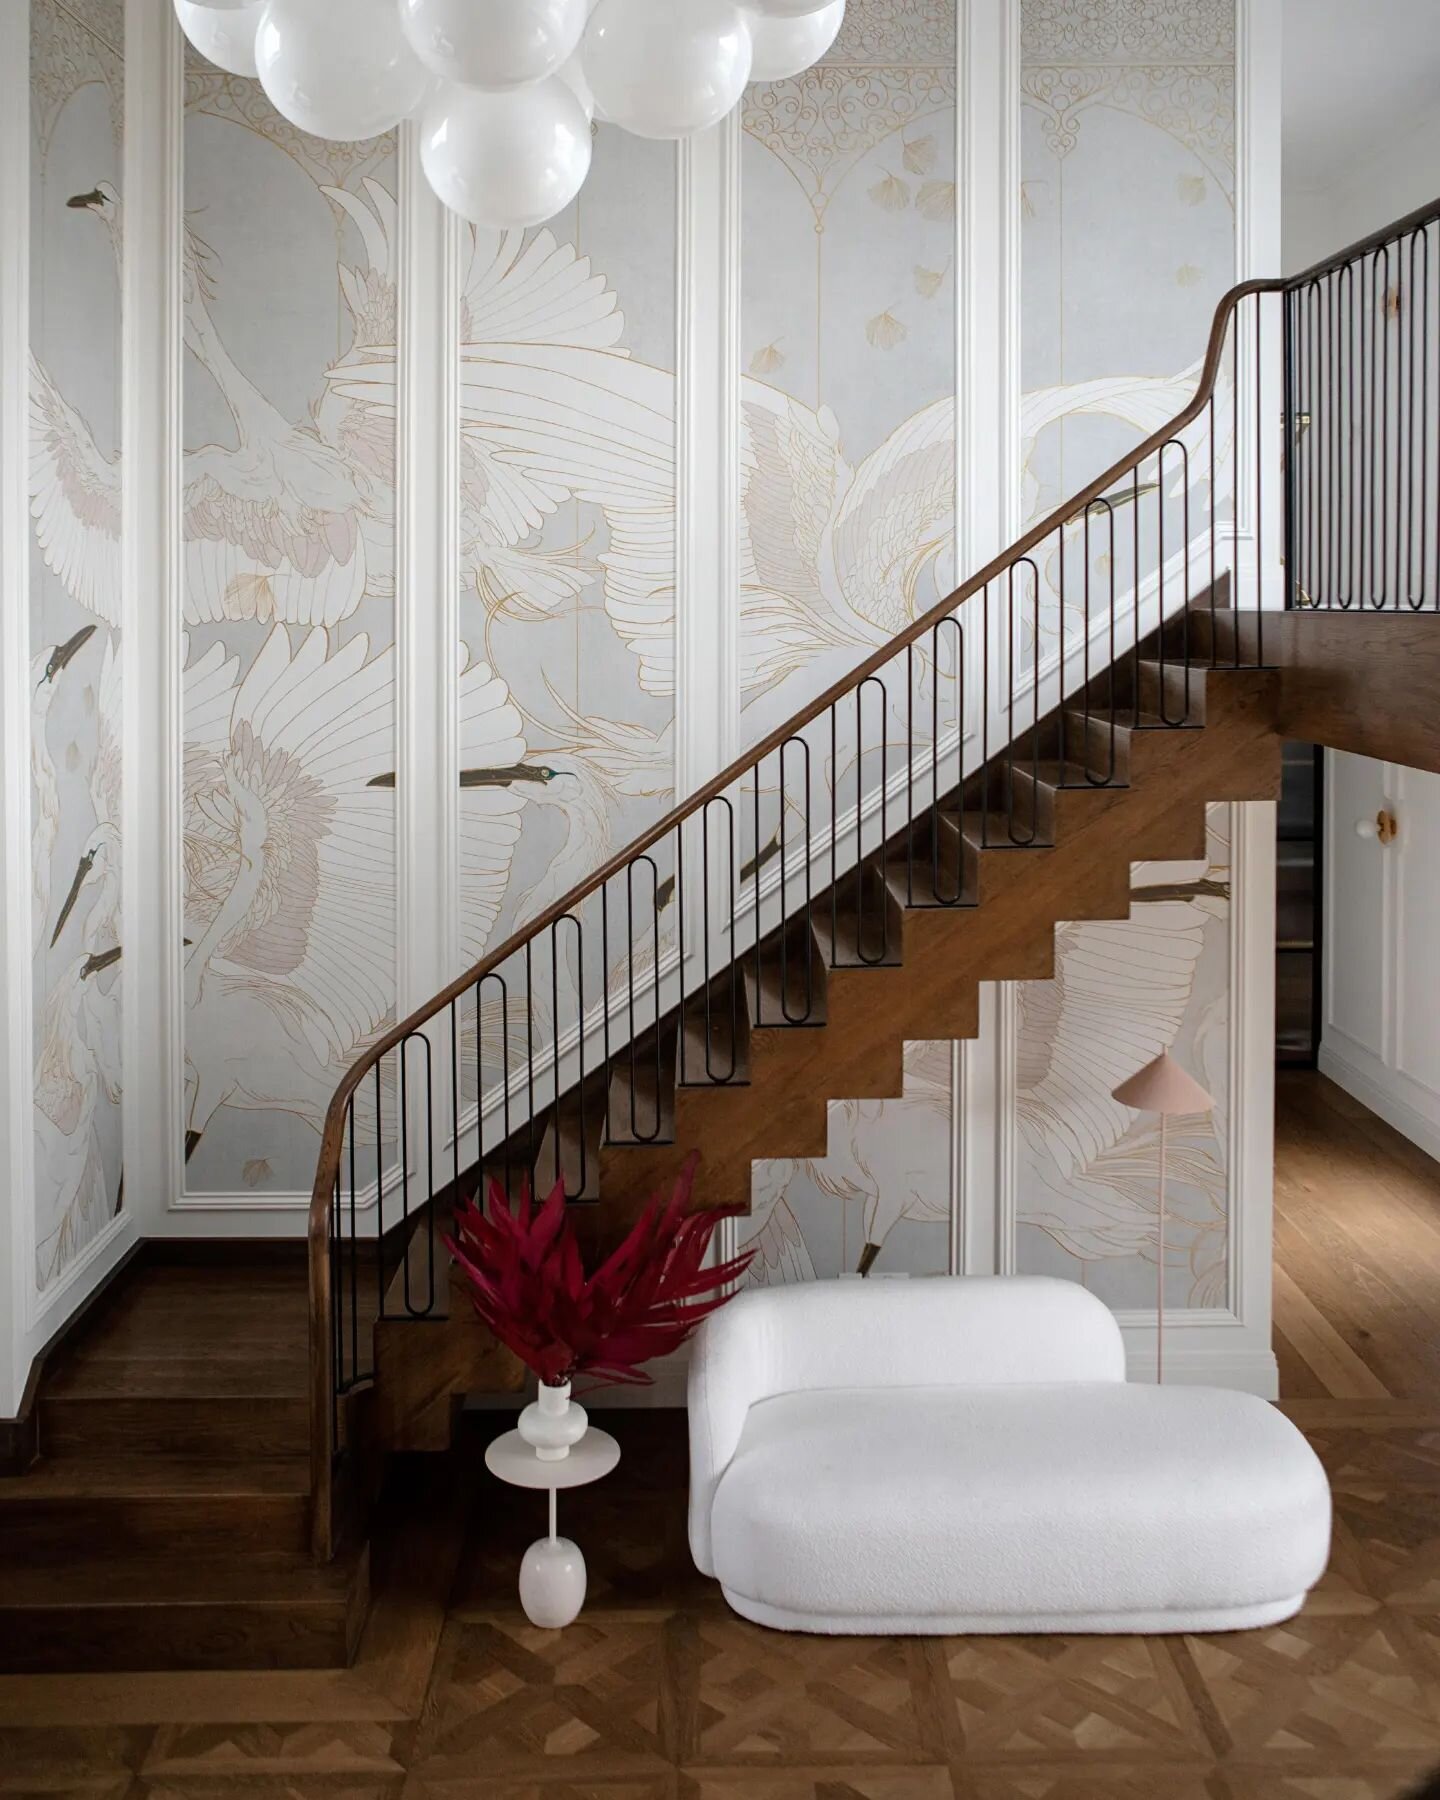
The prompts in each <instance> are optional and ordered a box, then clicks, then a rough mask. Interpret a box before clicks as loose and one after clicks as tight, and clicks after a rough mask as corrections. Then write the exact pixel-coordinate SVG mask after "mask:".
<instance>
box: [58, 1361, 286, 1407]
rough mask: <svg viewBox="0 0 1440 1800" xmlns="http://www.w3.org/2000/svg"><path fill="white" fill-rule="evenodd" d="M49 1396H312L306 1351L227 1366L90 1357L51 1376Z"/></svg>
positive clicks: (231, 1363)
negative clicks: (310, 1393)
mask: <svg viewBox="0 0 1440 1800" xmlns="http://www.w3.org/2000/svg"><path fill="white" fill-rule="evenodd" d="M45 1391H46V1393H47V1394H54V1395H63V1396H67V1397H70V1398H74V1399H103V1398H105V1397H106V1396H117V1397H118V1396H125V1397H136V1398H151V1399H157V1400H158V1399H166V1398H168V1399H201V1398H204V1397H206V1396H216V1397H219V1396H222V1395H228V1396H231V1397H233V1398H236V1399H253V1400H264V1399H291V1398H294V1397H296V1396H301V1397H303V1396H305V1395H306V1394H308V1392H309V1365H308V1362H307V1360H306V1356H305V1352H304V1349H303V1348H297V1349H296V1350H295V1351H294V1352H293V1353H289V1354H286V1355H284V1356H267V1357H253V1358H249V1359H246V1358H236V1359H232V1360H230V1361H227V1362H225V1363H223V1364H221V1363H217V1362H215V1361H213V1360H209V1359H206V1358H203V1357H199V1356H191V1357H182V1356H148V1355H143V1354H133V1355H124V1356H110V1357H86V1358H84V1359H83V1360H77V1361H74V1362H66V1363H65V1364H63V1365H62V1366H61V1367H60V1368H58V1369H57V1370H56V1371H55V1373H54V1374H53V1375H47V1377H46V1382H45Z"/></svg>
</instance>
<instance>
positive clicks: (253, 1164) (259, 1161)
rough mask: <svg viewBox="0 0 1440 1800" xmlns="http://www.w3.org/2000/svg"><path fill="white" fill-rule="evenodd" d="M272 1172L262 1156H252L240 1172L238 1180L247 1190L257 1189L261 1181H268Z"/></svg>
mask: <svg viewBox="0 0 1440 1800" xmlns="http://www.w3.org/2000/svg"><path fill="white" fill-rule="evenodd" d="M273 1173H274V1171H273V1170H272V1169H271V1167H270V1164H269V1163H268V1162H267V1161H266V1159H265V1158H264V1157H263V1156H252V1157H251V1158H250V1160H249V1161H248V1162H247V1163H246V1164H245V1166H244V1167H243V1168H242V1169H241V1171H240V1179H241V1180H242V1181H243V1182H244V1183H245V1185H246V1187H248V1188H256V1187H259V1185H260V1183H261V1182H262V1181H268V1180H269V1179H270V1177H271V1175H272V1174H273Z"/></svg>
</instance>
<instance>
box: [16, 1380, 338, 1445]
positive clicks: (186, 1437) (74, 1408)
mask: <svg viewBox="0 0 1440 1800" xmlns="http://www.w3.org/2000/svg"><path fill="white" fill-rule="evenodd" d="M309 1441H310V1412H309V1407H308V1405H307V1403H306V1402H305V1401H304V1400H300V1399H270V1400H260V1399H257V1400H235V1399H225V1398H220V1397H210V1398H207V1399H203V1400H168V1399H158V1398H155V1399H133V1400H126V1399H119V1398H117V1399H114V1400H101V1399H70V1398H67V1397H66V1396H64V1395H55V1396H53V1397H48V1398H47V1399H46V1400H45V1401H44V1403H43V1406H42V1409H41V1415H40V1447H41V1453H42V1454H43V1455H46V1456H58V1455H67V1456H70V1455H75V1454H78V1453H87V1454H88V1453H94V1454H106V1453H115V1454H119V1455H127V1456H133V1455H136V1454H138V1453H142V1452H148V1453H153V1454H155V1455H159V1456H171V1455H174V1456H182V1455H183V1456H212V1455H213V1456H220V1457H229V1456H233V1455H234V1454H235V1453H236V1451H237V1450H243V1451H245V1452H246V1453H248V1454H251V1455H254V1456H256V1457H260V1458H265V1459H269V1458H272V1457H280V1456H289V1455H294V1454H297V1453H300V1452H303V1451H304V1450H305V1448H306V1446H307V1445H308V1444H309Z"/></svg>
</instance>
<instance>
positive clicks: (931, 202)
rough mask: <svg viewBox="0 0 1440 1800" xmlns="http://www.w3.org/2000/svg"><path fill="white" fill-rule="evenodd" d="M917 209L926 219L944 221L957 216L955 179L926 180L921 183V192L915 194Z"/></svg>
mask: <svg viewBox="0 0 1440 1800" xmlns="http://www.w3.org/2000/svg"><path fill="white" fill-rule="evenodd" d="M915 209H916V211H917V212H918V213H919V214H920V216H921V218H924V219H935V220H938V221H939V222H941V223H942V224H943V223H944V221H945V220H947V219H951V218H953V217H954V216H955V183H954V182H953V181H926V182H923V183H922V184H921V187H920V192H919V193H918V194H917V195H916V196H915Z"/></svg>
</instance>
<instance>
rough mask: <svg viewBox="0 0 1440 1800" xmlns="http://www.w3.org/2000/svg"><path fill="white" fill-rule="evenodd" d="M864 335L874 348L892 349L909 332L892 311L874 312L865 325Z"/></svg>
mask: <svg viewBox="0 0 1440 1800" xmlns="http://www.w3.org/2000/svg"><path fill="white" fill-rule="evenodd" d="M865 335H866V337H867V338H869V340H870V342H871V344H872V345H873V347H874V348H875V349H876V350H893V349H894V348H895V346H896V345H897V344H901V343H904V341H905V339H906V338H907V337H909V335H910V333H909V331H908V330H907V328H906V327H905V326H904V325H903V324H902V323H901V321H900V320H899V319H897V318H896V317H895V315H894V313H892V312H882V313H876V315H875V317H874V318H873V319H871V320H870V321H869V323H868V324H867V325H866V327H865Z"/></svg>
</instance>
